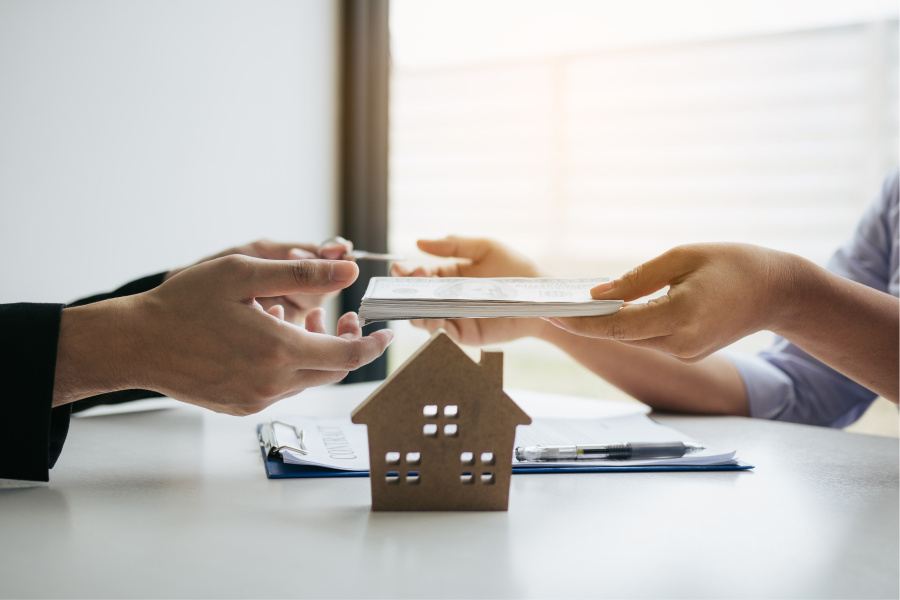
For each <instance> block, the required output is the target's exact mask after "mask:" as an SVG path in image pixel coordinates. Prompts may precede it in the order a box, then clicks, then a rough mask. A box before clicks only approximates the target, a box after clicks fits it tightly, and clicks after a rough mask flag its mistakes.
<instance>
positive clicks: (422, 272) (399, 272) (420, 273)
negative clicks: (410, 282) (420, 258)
mask: <svg viewBox="0 0 900 600" xmlns="http://www.w3.org/2000/svg"><path fill="white" fill-rule="evenodd" d="M391 276H392V277H434V276H435V273H434V272H433V271H431V270H430V269H426V268H425V267H416V268H415V269H413V270H412V271H410V270H409V269H407V268H406V267H404V266H402V265H398V264H394V266H392V267H391ZM441 277H446V275H441Z"/></svg>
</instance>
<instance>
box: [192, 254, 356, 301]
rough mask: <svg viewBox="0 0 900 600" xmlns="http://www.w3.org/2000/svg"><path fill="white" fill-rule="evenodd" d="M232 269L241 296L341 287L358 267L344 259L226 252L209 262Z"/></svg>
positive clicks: (320, 292)
mask: <svg viewBox="0 0 900 600" xmlns="http://www.w3.org/2000/svg"><path fill="white" fill-rule="evenodd" d="M215 263H220V264H219V265H216V266H217V267H219V266H220V267H221V268H224V269H226V270H227V269H231V273H230V274H231V275H232V277H234V278H235V279H237V281H235V282H233V283H231V285H234V286H235V287H236V288H237V290H238V293H240V294H241V297H242V298H256V297H272V296H284V295H288V294H324V293H326V292H332V291H335V290H340V289H343V288H345V287H347V286H348V285H350V284H351V283H353V281H354V280H356V277H357V275H359V268H358V267H357V266H356V264H355V263H352V262H347V261H326V260H277V261H275V260H261V259H258V258H250V257H245V256H227V257H225V258H220V259H218V260H217V261H213V262H212V263H209V264H210V265H214V264H215Z"/></svg>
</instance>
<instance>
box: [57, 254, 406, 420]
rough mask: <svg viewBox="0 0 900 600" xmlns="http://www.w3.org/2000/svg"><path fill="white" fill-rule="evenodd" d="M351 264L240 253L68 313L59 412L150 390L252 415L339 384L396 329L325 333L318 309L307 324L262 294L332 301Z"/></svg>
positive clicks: (341, 324)
mask: <svg viewBox="0 0 900 600" xmlns="http://www.w3.org/2000/svg"><path fill="white" fill-rule="evenodd" d="M358 273H359V270H358V268H357V266H356V265H355V264H354V263H352V262H348V261H325V260H298V261H291V260H279V261H269V260H260V259H256V258H249V257H246V256H240V255H231V256H227V257H223V258H219V259H216V260H212V261H209V262H206V263H203V264H200V265H197V266H195V267H192V268H190V269H187V270H185V271H183V272H181V273H179V274H178V275H177V276H175V277H172V278H171V279H169V280H168V281H166V282H164V283H163V284H162V285H160V286H159V287H157V288H155V289H153V290H151V291H149V292H146V293H143V294H137V295H134V296H128V297H124V298H116V299H113V300H106V301H104V302H98V303H95V304H90V305H87V306H82V307H76V308H69V309H65V310H64V311H63V319H62V323H61V328H60V342H59V358H58V360H57V385H56V386H55V389H54V405H59V404H63V403H65V402H71V401H73V400H77V399H80V398H84V397H87V396H91V395H95V394H97V393H104V392H108V391H115V390H119V389H131V388H142V389H149V390H154V391H157V392H160V393H162V394H165V395H167V396H171V397H173V398H176V399H178V400H181V401H184V402H188V403H190V404H196V405H198V406H203V407H205V408H209V409H211V410H214V411H216V412H223V413H228V414H234V415H247V414H251V413H255V412H258V411H260V410H262V409H263V408H265V407H267V406H268V405H270V404H272V403H273V402H276V401H277V400H280V399H281V398H285V397H288V396H292V395H294V394H297V393H299V392H301V391H303V390H304V389H306V388H309V387H314V386H319V385H324V384H328V383H335V382H337V381H340V380H341V379H343V378H344V377H345V376H346V375H347V373H348V372H349V371H352V370H354V369H357V368H359V367H360V366H362V365H365V364H368V363H369V362H371V361H373V360H375V359H376V358H377V357H378V356H380V355H381V354H382V353H383V352H384V350H385V348H386V347H387V345H388V344H389V343H390V341H391V339H392V337H393V334H392V332H391V331H390V330H386V329H385V330H379V331H375V332H373V333H372V334H371V335H369V336H366V337H363V335H362V331H361V329H360V327H359V321H358V319H357V316H356V314H355V313H347V314H346V315H344V316H343V317H341V319H340V320H339V321H338V330H337V336H330V335H327V334H326V333H325V326H324V316H325V311H324V310H322V309H315V310H313V311H311V312H310V313H309V315H308V316H307V319H306V328H305V329H303V328H301V327H298V326H296V325H293V324H291V323H288V322H286V321H285V320H283V316H284V313H283V309H282V308H280V307H279V306H273V307H270V308H269V310H268V311H267V310H265V309H264V308H263V306H262V305H261V304H260V302H259V301H258V299H259V298H273V297H280V296H285V295H288V294H298V293H305V294H327V293H331V292H334V291H337V290H340V289H342V288H345V287H347V286H348V285H350V284H351V283H352V282H353V281H354V280H355V279H356V277H357V275H358Z"/></svg>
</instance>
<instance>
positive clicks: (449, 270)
mask: <svg viewBox="0 0 900 600" xmlns="http://www.w3.org/2000/svg"><path fill="white" fill-rule="evenodd" d="M417 244H418V246H419V249H420V250H422V251H424V252H427V253H428V254H432V255H434V256H440V257H442V258H455V259H457V260H456V261H455V262H453V263H451V264H449V265H443V266H440V267H437V268H434V269H427V268H425V267H417V268H415V269H413V270H410V269H407V268H405V267H403V266H402V265H394V267H393V268H392V270H391V275H393V276H394V277H410V276H412V277H547V276H549V273H545V272H544V271H543V270H542V269H540V268H539V267H538V265H536V264H535V263H534V261H532V260H531V259H530V258H528V257H527V256H525V255H524V254H521V253H519V252H517V251H515V250H513V249H512V248H510V247H508V246H505V245H503V244H501V243H500V242H495V241H493V240H488V239H478V238H462V237H456V236H450V237H447V238H444V239H441V240H419V241H418V243H417ZM410 323H411V324H412V325H413V326H414V327H419V328H422V329H426V330H428V331H429V332H431V333H434V332H435V331H437V330H438V329H443V330H444V331H446V332H447V333H448V334H449V335H450V336H451V337H452V338H453V339H454V340H456V341H457V342H459V343H460V344H467V345H470V346H484V345H486V344H501V343H504V342H509V341H512V340H517V339H519V338H523V337H532V336H538V335H539V333H540V332H541V331H543V330H544V329H545V328H546V327H552V326H550V325H549V324H548V323H547V322H545V321H542V320H540V319H526V318H519V319H414V320H412V321H411V322H410Z"/></svg>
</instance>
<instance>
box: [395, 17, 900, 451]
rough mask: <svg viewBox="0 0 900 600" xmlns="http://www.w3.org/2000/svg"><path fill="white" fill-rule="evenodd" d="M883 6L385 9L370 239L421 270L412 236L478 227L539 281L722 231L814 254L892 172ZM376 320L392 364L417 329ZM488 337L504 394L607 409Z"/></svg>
mask: <svg viewBox="0 0 900 600" xmlns="http://www.w3.org/2000/svg"><path fill="white" fill-rule="evenodd" d="M897 14H898V6H897V3H896V2H880V1H873V2H866V1H860V2H846V1H831V2H829V1H817V2H806V1H800V0H792V1H784V0H778V1H767V0H753V1H731V2H716V1H714V0H680V1H678V2H670V1H666V0H637V1H632V2H618V1H613V0H567V1H565V2H558V1H553V0H492V1H491V2H483V1H475V0H392V2H391V44H392V46H391V50H392V70H391V102H390V202H391V204H390V206H391V210H390V213H389V214H390V227H389V234H390V244H391V251H393V252H398V253H402V254H404V255H407V256H409V257H415V258H413V260H411V261H410V264H415V263H422V264H435V262H436V261H434V260H432V259H429V258H428V257H425V256H421V255H420V254H419V253H418V252H417V250H416V247H415V240H416V239H418V238H422V237H426V238H427V237H432V238H436V237H443V236H445V235H448V234H458V235H467V236H482V237H491V238H494V239H498V240H501V241H503V242H506V243H508V244H510V245H512V246H514V247H516V248H518V249H519V250H521V251H523V252H525V253H527V254H529V255H531V256H532V257H533V258H535V259H536V260H537V261H538V262H539V263H541V264H542V265H543V266H544V267H545V268H546V269H548V270H549V271H550V272H553V273H556V274H559V275H563V276H592V275H593V276H595V275H608V276H611V277H615V276H617V275H620V274H622V273H624V272H626V271H627V270H629V269H630V268H632V267H634V266H636V265H638V264H640V263H641V262H643V261H645V260H647V259H650V258H652V257H654V256H656V255H658V254H660V253H662V252H664V251H665V250H667V249H669V248H671V247H673V246H675V245H677V244H681V243H685V242H703V241H741V242H749V243H754V244H760V245H764V246H768V247H772V248H777V249H780V250H785V251H788V252H793V253H796V254H799V255H802V256H805V257H807V258H809V259H811V260H813V261H815V262H817V263H819V264H823V265H824V264H825V263H826V262H827V260H828V258H829V256H830V255H831V253H832V252H833V251H834V250H835V249H836V247H837V246H838V245H839V244H840V243H841V242H842V241H843V240H845V239H847V238H848V237H849V236H850V235H851V233H852V231H853V229H854V226H855V224H856V222H857V220H858V218H859V216H860V214H861V212H862V210H863V208H864V207H865V206H866V205H867V203H868V202H869V201H870V200H871V199H872V198H873V197H874V196H875V194H876V193H877V192H878V191H879V190H880V183H881V181H882V178H883V177H884V175H885V173H886V172H887V171H888V170H890V169H891V168H893V167H894V166H895V165H896V164H897V150H898V122H897V119H898V94H897V89H898V86H897V81H898V76H897V75H898V45H897V43H898V26H897ZM392 327H394V328H395V329H396V330H397V332H398V334H399V335H398V336H397V340H396V341H395V342H394V345H393V346H392V348H391V352H392V354H391V366H392V367H395V366H396V365H398V364H400V362H402V360H403V359H404V358H405V357H406V356H408V355H409V354H410V353H411V352H413V351H414V350H415V348H416V347H418V345H419V344H421V342H422V341H423V340H424V339H426V337H427V334H426V333H425V332H422V331H418V330H413V328H412V327H410V326H409V325H408V324H405V323H398V324H396V325H392ZM771 340H772V335H771V334H769V333H767V332H763V333H759V334H756V335H754V336H751V337H749V338H746V339H745V340H742V341H741V342H739V343H737V344H735V346H734V347H733V348H732V349H733V350H735V351H740V352H750V353H755V352H757V351H758V350H760V349H762V348H764V347H766V346H768V345H769V343H771ZM504 349H505V351H506V363H507V364H506V378H505V383H506V385H507V386H509V387H524V388H531V389H541V390H546V391H556V392H568V393H573V394H579V395H586V396H598V397H606V398H620V399H628V398H627V396H625V394H624V393H623V392H620V391H619V390H617V389H616V388H614V387H612V386H609V385H606V384H605V383H604V382H603V381H601V380H599V379H598V378H597V377H596V376H594V375H593V374H591V373H590V372H588V371H587V370H586V369H584V368H581V367H580V366H579V365H577V364H576V363H575V362H574V361H572V360H571V359H569V358H568V356H566V355H565V354H564V353H562V352H561V351H559V350H557V349H556V348H555V347H552V346H550V345H549V344H544V343H542V342H538V341H535V340H522V341H518V342H514V343H511V344H507V345H506V347H505V348H504ZM872 410H873V413H874V415H870V416H869V417H870V418H869V419H866V420H865V422H864V423H861V425H862V426H866V425H867V424H868V425H873V424H876V428H877V429H878V430H879V431H881V432H885V433H892V432H893V434H894V435H896V430H897V412H896V407H895V406H894V405H892V404H890V403H888V402H887V401H884V400H880V401H879V403H878V405H877V406H875V407H874V408H873V409H872ZM877 423H884V424H885V427H884V428H878V427H877Z"/></svg>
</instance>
